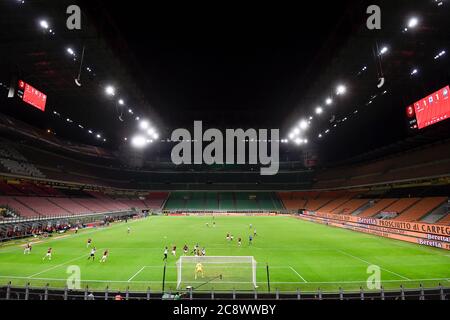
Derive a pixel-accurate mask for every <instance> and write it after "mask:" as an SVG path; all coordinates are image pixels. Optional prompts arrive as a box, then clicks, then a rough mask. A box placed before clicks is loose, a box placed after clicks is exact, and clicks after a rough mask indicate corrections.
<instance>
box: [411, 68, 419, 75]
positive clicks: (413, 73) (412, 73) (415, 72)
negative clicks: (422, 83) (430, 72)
mask: <svg viewBox="0 0 450 320" xmlns="http://www.w3.org/2000/svg"><path fill="white" fill-rule="evenodd" d="M418 72H419V70H417V69H414V70H413V71H411V75H412V76H413V75H415V74H417V73H418Z"/></svg>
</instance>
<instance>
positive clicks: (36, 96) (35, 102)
mask: <svg viewBox="0 0 450 320" xmlns="http://www.w3.org/2000/svg"><path fill="white" fill-rule="evenodd" d="M17 95H18V96H19V97H20V98H21V99H22V100H23V102H25V103H28V104H29V105H32V106H33V107H35V108H37V109H39V110H41V111H45V105H46V103H47V95H45V94H44V93H42V92H41V91H39V90H37V89H36V88H34V87H32V86H31V85H29V84H28V83H26V82H24V81H22V80H19V85H18V90H17Z"/></svg>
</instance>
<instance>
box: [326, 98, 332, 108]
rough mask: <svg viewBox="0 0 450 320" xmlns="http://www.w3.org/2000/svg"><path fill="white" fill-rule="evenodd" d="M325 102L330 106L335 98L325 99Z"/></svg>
mask: <svg viewBox="0 0 450 320" xmlns="http://www.w3.org/2000/svg"><path fill="white" fill-rule="evenodd" d="M325 103H326V104H327V105H328V106H329V105H330V104H332V103H333V99H331V98H327V99H326V100H325Z"/></svg>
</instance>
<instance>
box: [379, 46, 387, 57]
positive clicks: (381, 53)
mask: <svg viewBox="0 0 450 320" xmlns="http://www.w3.org/2000/svg"><path fill="white" fill-rule="evenodd" d="M388 51H389V49H388V47H383V48H381V50H380V56H381V55H383V54H385V53H387V52H388Z"/></svg>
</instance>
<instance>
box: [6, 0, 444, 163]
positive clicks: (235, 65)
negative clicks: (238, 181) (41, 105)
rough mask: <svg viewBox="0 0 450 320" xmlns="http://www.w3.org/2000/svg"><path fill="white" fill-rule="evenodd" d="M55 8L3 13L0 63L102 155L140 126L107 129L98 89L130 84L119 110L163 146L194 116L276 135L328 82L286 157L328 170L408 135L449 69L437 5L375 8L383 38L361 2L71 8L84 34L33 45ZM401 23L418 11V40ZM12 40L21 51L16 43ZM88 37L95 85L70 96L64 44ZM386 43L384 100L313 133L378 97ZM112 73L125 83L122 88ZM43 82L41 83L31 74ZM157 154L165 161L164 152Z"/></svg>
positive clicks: (45, 121)
mask: <svg viewBox="0 0 450 320" xmlns="http://www.w3.org/2000/svg"><path fill="white" fill-rule="evenodd" d="M64 1H65V2H64ZM64 1H63V0H61V2H58V4H57V5H56V4H55V2H52V1H49V0H33V1H29V2H27V6H26V8H24V10H21V9H20V10H19V9H18V8H17V7H16V6H15V5H14V6H13V5H12V4H10V6H9V8H8V9H9V11H4V12H5V13H7V14H8V17H11V19H9V20H3V21H2V23H6V25H5V26H4V27H3V28H1V30H3V31H0V38H1V39H3V41H4V40H5V39H7V41H4V44H3V47H2V48H3V49H6V50H2V52H1V53H0V54H1V58H2V59H1V60H0V68H2V70H6V69H7V68H9V69H13V68H17V69H20V70H21V73H22V74H25V75H26V74H28V75H31V80H32V81H33V83H34V84H35V85H36V86H37V87H38V88H42V89H43V90H47V91H48V92H49V95H50V97H51V99H52V104H54V106H55V107H56V108H57V109H58V108H59V109H58V110H60V109H62V110H63V111H64V112H66V113H67V116H70V117H71V118H73V119H75V120H78V121H79V122H82V123H83V124H86V125H89V126H90V127H92V128H96V129H98V130H102V133H104V134H105V135H106V136H107V137H108V138H109V141H108V147H110V148H111V149H117V148H118V146H119V145H120V144H121V143H124V142H123V137H124V136H130V135H132V134H133V133H134V132H135V131H136V128H135V126H136V123H135V122H134V120H133V119H134V118H133V119H128V120H127V121H125V122H119V121H118V120H117V117H116V115H115V112H114V109H112V108H111V101H108V99H107V98H105V96H104V95H103V94H102V92H101V90H102V89H101V85H102V84H104V83H105V81H111V80H112V81H113V82H115V83H116V84H117V85H118V87H119V89H122V90H125V91H128V89H129V88H130V87H131V88H134V89H133V90H137V91H139V93H140V96H139V97H136V94H135V92H134V93H131V90H130V91H129V92H125V94H129V96H128V97H126V98H127V101H131V103H132V104H133V108H135V109H137V110H138V111H139V113H140V114H141V115H143V116H149V117H152V119H151V120H154V121H155V122H156V125H157V126H158V129H159V131H160V133H161V136H162V137H163V138H167V137H169V136H170V133H171V131H172V130H174V129H176V128H179V127H185V128H191V126H192V124H193V121H194V120H203V121H204V122H205V125H204V127H218V128H238V127H242V128H250V127H252V128H280V129H281V134H282V136H283V138H285V137H287V135H288V133H289V130H290V129H291V128H292V125H293V124H295V123H298V120H299V119H300V118H301V117H305V116H306V115H311V114H312V113H313V110H314V107H315V106H316V105H318V104H319V103H323V99H324V98H325V96H327V95H329V93H330V91H331V90H333V89H334V87H335V85H336V84H337V82H339V81H344V82H345V83H346V84H347V85H348V86H349V93H348V94H347V95H346V96H345V97H343V98H339V99H336V103H335V104H334V105H333V106H332V108H330V109H329V110H327V111H326V113H325V115H324V116H323V117H322V118H321V119H318V120H317V121H314V124H313V126H312V128H311V130H310V131H309V132H308V138H310V144H309V146H308V147H302V148H299V147H297V146H294V145H292V144H289V145H285V146H283V148H282V152H289V153H290V154H292V155H294V158H296V157H299V156H301V152H302V150H309V149H313V150H316V151H318V152H319V153H320V154H321V156H322V157H323V159H326V160H330V161H335V160H340V159H343V158H346V157H350V156H354V155H356V154H358V153H362V152H367V151H370V150H371V149H373V148H379V147H382V146H384V145H387V144H391V143H394V142H396V141H399V140H402V139H405V138H407V137H409V136H412V135H414V134H412V133H411V132H408V130H407V129H406V125H405V122H406V121H405V113H404V110H405V107H406V106H407V105H408V104H410V103H412V102H414V101H416V100H418V99H420V98H422V97H423V96H425V95H427V94H428V93H430V92H432V91H434V90H437V89H439V88H440V87H442V86H444V85H446V84H448V82H449V79H450V71H449V68H448V66H449V61H448V59H443V60H442V62H439V64H436V63H435V62H434V61H433V59H432V57H433V55H434V54H435V52H436V50H438V49H440V48H446V46H449V47H450V44H449V41H450V37H448V34H447V35H445V31H448V30H449V29H448V27H449V21H450V19H448V12H447V17H446V14H445V11H442V9H444V10H445V9H447V7H444V8H442V9H439V8H437V7H436V6H434V5H433V3H426V2H423V1H413V0H410V1H403V0H399V1H387V0H385V1H378V2H380V4H381V6H382V9H383V30H382V31H380V32H367V30H366V29H365V28H364V23H365V19H366V17H367V15H366V14H365V9H366V6H367V4H371V3H372V2H367V1H357V0H343V1H325V2H324V1H322V2H320V1H315V2H308V3H302V2H298V3H295V4H294V3H290V2H271V3H260V2H255V3H246V4H245V5H243V4H242V2H234V3H231V2H212V3H211V2H204V3H185V4H183V5H181V4H180V3H172V2H170V3H167V2H149V1H135V2H130V3H129V4H128V3H125V2H124V1H110V0H80V1H76V2H77V3H79V4H80V5H81V8H82V10H83V12H84V13H85V14H86V16H87V18H88V19H87V20H86V21H85V22H86V23H87V25H88V28H87V29H88V31H87V33H80V34H77V33H70V32H67V31H66V32H64V33H61V34H60V36H59V37H56V38H55V39H54V40H51V39H46V38H43V40H42V41H40V42H38V43H36V42H33V41H36V37H37V36H38V35H37V34H36V33H37V32H38V31H37V30H36V24H35V19H36V18H37V17H39V16H43V15H45V14H47V15H48V16H49V17H52V18H53V20H52V21H53V22H54V24H55V25H57V23H58V26H59V30H61V29H64V23H65V15H64V13H65V12H64V7H65V6H66V3H69V2H71V1H68V0H64ZM1 14H2V13H1V12H0V16H1ZM11 14H13V16H12V15H11ZM410 14H419V16H420V17H422V18H423V22H422V24H421V27H420V28H419V30H418V31H417V32H416V33H411V34H406V35H405V34H402V32H401V29H402V25H403V24H404V23H405V20H404V19H405V18H406V17H407V16H408V15H410ZM8 17H5V19H7V18H8ZM91 27H93V28H91ZM5 30H9V31H8V32H6V31H5ZM92 30H96V31H94V32H91V31H92ZM362 30H365V31H362ZM15 37H17V39H20V42H18V43H15V42H14V41H15ZM83 37H84V38H83ZM86 38H87V39H88V41H89V42H88V43H89V45H88V48H87V52H88V55H87V57H88V59H89V63H90V64H92V65H93V66H94V67H95V68H96V69H97V71H98V79H94V80H92V83H89V82H86V83H85V86H84V87H83V88H82V89H77V88H75V87H74V85H73V78H72V77H73V74H74V73H75V72H77V65H76V64H69V62H70V60H69V59H67V54H65V52H64V49H63V48H64V46H67V45H68V44H72V45H75V46H76V47H75V48H80V47H81V43H82V42H83V41H86ZM30 39H34V40H33V41H30ZM100 40H101V41H100ZM8 41H10V42H8ZM103 41H105V43H106V45H104V43H103ZM383 41H386V42H388V43H389V44H390V45H391V46H392V50H391V51H390V53H389V55H388V56H387V57H386V59H385V61H383V68H384V72H385V73H386V75H387V79H388V83H387V86H386V89H387V90H388V91H389V94H387V95H386V96H383V97H378V98H377V100H376V101H375V102H374V104H372V105H371V107H370V108H363V110H362V111H361V112H360V113H359V114H358V116H355V117H353V118H352V119H351V120H349V121H348V122H347V123H345V125H339V127H338V128H337V129H335V130H333V132H332V134H331V135H330V136H328V137H327V139H324V140H321V141H319V140H318V139H317V135H318V133H320V132H323V131H324V130H325V129H326V128H329V127H330V123H329V119H330V117H331V116H333V115H335V116H336V119H342V118H343V117H344V116H346V115H348V114H349V113H351V112H353V110H354V109H355V108H356V107H358V108H361V106H364V105H365V103H366V102H367V101H368V99H369V98H370V96H371V95H372V94H374V93H377V94H378V95H379V94H380V92H379V90H378V91H377V89H376V87H375V83H376V79H377V74H376V64H377V62H376V59H374V57H373V52H372V48H373V45H374V43H376V42H380V44H381V43H382V42H383ZM109 49H111V50H109ZM108 52H109V53H108ZM106 55H108V57H106ZM109 55H112V56H114V57H115V58H116V60H115V62H114V61H113V60H112V59H111V58H110V57H109ZM40 57H42V58H40ZM39 59H40V60H39ZM48 59H51V61H48ZM27 61H28V62H27ZM30 61H32V62H30ZM36 61H38V62H37V63H36ZM362 65H367V67H368V71H367V73H366V74H364V75H362V76H361V77H355V74H356V73H357V72H358V70H360V68H361V66H362ZM413 66H420V67H421V72H420V75H419V76H418V77H416V78H414V79H412V78H411V77H410V76H409V72H410V70H411V68H412V67H413ZM118 67H120V68H118ZM47 69H48V70H47ZM118 69H123V70H126V73H129V76H128V77H126V80H124V79H125V78H124V72H122V71H120V72H119V70H118ZM43 74H45V76H46V78H45V79H46V80H45V81H40V80H39V79H38V78H33V76H34V75H43ZM8 76H9V73H8V72H0V79H1V80H2V81H7V79H8ZM130 80H131V81H130ZM121 81H122V82H123V83H121ZM124 82H126V83H124ZM132 82H133V83H132ZM135 84H136V85H135ZM383 90H384V89H383ZM120 94H122V92H121V93H120ZM1 102H2V101H0V103H1ZM25 110H26V108H21V107H20V106H19V105H18V104H17V103H11V102H10V101H8V102H7V104H6V109H5V110H4V112H6V113H7V114H12V115H14V116H16V117H18V118H21V119H23V120H25V121H27V122H29V123H33V124H36V125H38V126H40V127H52V128H56V130H57V132H58V134H60V135H61V136H62V137H65V138H69V139H71V140H76V141H80V142H83V143H94V144H97V143H98V141H95V140H93V139H92V137H91V136H89V135H88V134H86V133H85V132H84V133H83V132H80V131H79V128H77V127H75V128H72V129H71V128H69V127H68V126H67V123H61V124H58V123H56V122H55V121H54V119H53V118H52V116H51V114H50V113H51V112H48V114H47V113H45V114H38V113H37V112H36V111H34V110H32V111H29V112H28V111H25ZM100 145H102V144H100ZM159 148H160V149H161V150H162V151H161V152H162V153H164V152H165V151H164V150H165V147H164V143H161V144H160V146H159ZM156 149H157V148H155V147H153V149H152V150H156ZM291 158H292V157H291Z"/></svg>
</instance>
